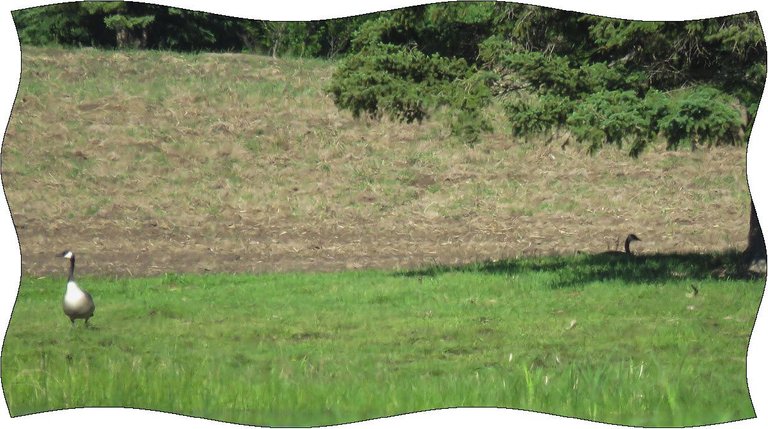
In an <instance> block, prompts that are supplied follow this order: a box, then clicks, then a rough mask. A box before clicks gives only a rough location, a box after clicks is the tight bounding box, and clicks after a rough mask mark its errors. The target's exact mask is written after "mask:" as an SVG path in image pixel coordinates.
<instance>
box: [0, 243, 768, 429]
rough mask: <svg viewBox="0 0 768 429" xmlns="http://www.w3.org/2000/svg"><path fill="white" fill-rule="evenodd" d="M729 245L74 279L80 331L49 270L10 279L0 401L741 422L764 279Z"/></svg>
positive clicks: (315, 418) (19, 411)
mask: <svg viewBox="0 0 768 429" xmlns="http://www.w3.org/2000/svg"><path fill="white" fill-rule="evenodd" d="M736 258H737V255H736V254H734V253H728V254H715V255H695V254H690V255H647V256H642V257H638V258H635V259H627V258H610V257H606V256H600V255H576V256H569V257H547V258H528V259H511V260H502V261H495V262H484V263H476V264H472V265H469V266H461V267H445V266H433V267H425V268H424V269H421V270H413V271H390V272H387V271H347V272H340V273H322V274H313V273H282V274H264V275H245V274H241V275H224V274H211V275H202V276H200V275H166V276H160V277H150V278H133V279H125V278H113V279H108V278H87V277H85V278H82V279H80V280H79V281H80V283H81V285H82V286H83V287H84V288H86V289H87V290H89V291H90V292H91V293H92V294H93V295H94V297H95V299H96V301H97V309H96V315H95V317H94V318H93V319H92V320H91V323H92V327H91V328H90V329H89V328H85V327H84V326H83V325H82V321H78V324H77V325H76V327H75V328H72V327H70V323H69V320H68V319H67V318H66V317H65V316H64V315H63V313H62V312H61V309H60V302H61V296H62V294H63V289H64V283H65V280H64V279H63V278H28V277H27V278H25V279H24V280H23V281H22V284H21V287H20V291H19V296H18V300H17V302H16V306H15V308H14V311H13V316H12V319H11V322H10V326H9V328H8V333H7V338H6V340H5V344H4V350H3V356H2V379H3V388H4V389H5V396H6V399H7V401H8V405H9V408H10V412H11V414H12V415H14V416H18V415H23V414H28V413H34V412H39V411H45V410H52V409H60V408H71V407H82V406H121V407H139V408H147V409H153V410H163V411H169V412H174V413H181V414H185V415H191V416H199V417H205V418H211V419H217V420H224V421H229V422H237V423H247V424H256V425H268V426H284V425H290V426H310V425H327V424H335V423H342V422H351V421H359V420H362V419H369V418H375V417H379V416H391V415H396V414H401V413H407V412H411V411H417V410H426V409H434V408H443V407H457V406H461V407H472V406H486V407H504V408H516V409H525V410H537V411H543V412H547V413H554V414H559V415H564V416H574V417H580V418H586V419H591V420H597V421H601V422H608V423H619V424H629V425H642V426H690V425H702V424H711V423H716V422H722V421H730V420H736V419H745V418H751V417H754V410H753V408H752V404H751V402H750V398H749V393H748V390H747V384H746V350H747V345H748V342H749V337H750V333H751V330H752V327H753V325H754V320H755V317H756V312H757V308H758V305H759V302H760V299H761V295H762V293H763V288H762V282H761V281H756V280H745V279H737V278H731V274H730V273H729V269H730V268H729V267H731V266H733V265H734V264H735V260H736ZM722 267H725V269H724V270H723V269H721V268H722ZM719 268H720V270H719V273H720V274H719V275H716V274H714V273H713V270H715V271H718V269H719ZM690 285H696V286H697V287H698V289H699V290H700V293H699V294H698V295H696V296H691V294H690V292H691V289H690Z"/></svg>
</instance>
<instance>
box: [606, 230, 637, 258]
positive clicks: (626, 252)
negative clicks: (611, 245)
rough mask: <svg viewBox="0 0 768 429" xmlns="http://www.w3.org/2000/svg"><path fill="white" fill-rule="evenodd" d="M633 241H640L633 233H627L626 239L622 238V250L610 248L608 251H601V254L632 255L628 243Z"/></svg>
mask: <svg viewBox="0 0 768 429" xmlns="http://www.w3.org/2000/svg"><path fill="white" fill-rule="evenodd" d="M633 241H642V240H640V239H639V238H637V236H636V235H635V234H629V235H628V236H627V239H626V240H624V251H623V252H621V251H618V250H612V251H608V252H603V253H602V254H603V255H630V256H631V255H632V251H631V250H630V249H629V244H630V243H632V242H633Z"/></svg>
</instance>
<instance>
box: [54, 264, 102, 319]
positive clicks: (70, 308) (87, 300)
mask: <svg viewBox="0 0 768 429" xmlns="http://www.w3.org/2000/svg"><path fill="white" fill-rule="evenodd" d="M59 256H61V257H62V258H66V259H69V279H68V280H67V291H66V292H65V293H64V314H66V315H67V317H69V320H70V321H72V326H75V319H85V325H86V326H88V319H90V318H91V317H93V311H94V310H95V309H96V305H95V304H94V303H93V297H91V294H89V293H88V292H86V291H84V290H82V289H80V287H79V286H78V285H77V283H76V282H75V254H74V253H72V252H71V251H69V250H65V251H64V252H62V253H61V254H60V255H59Z"/></svg>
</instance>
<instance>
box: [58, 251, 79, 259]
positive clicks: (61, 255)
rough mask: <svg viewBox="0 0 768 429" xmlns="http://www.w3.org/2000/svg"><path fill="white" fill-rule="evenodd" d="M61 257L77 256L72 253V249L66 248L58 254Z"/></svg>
mask: <svg viewBox="0 0 768 429" xmlns="http://www.w3.org/2000/svg"><path fill="white" fill-rule="evenodd" d="M58 256H59V257H60V258H66V259H72V258H74V257H75V254H74V253H72V251H71V250H65V251H63V252H61V253H59V255H58Z"/></svg>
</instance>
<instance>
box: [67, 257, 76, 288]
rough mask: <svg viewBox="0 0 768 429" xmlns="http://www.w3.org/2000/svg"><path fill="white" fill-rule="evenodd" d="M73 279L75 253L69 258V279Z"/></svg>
mask: <svg viewBox="0 0 768 429" xmlns="http://www.w3.org/2000/svg"><path fill="white" fill-rule="evenodd" d="M74 279H75V255H72V257H71V258H69V280H68V281H70V282H71V281H72V280H74Z"/></svg>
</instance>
